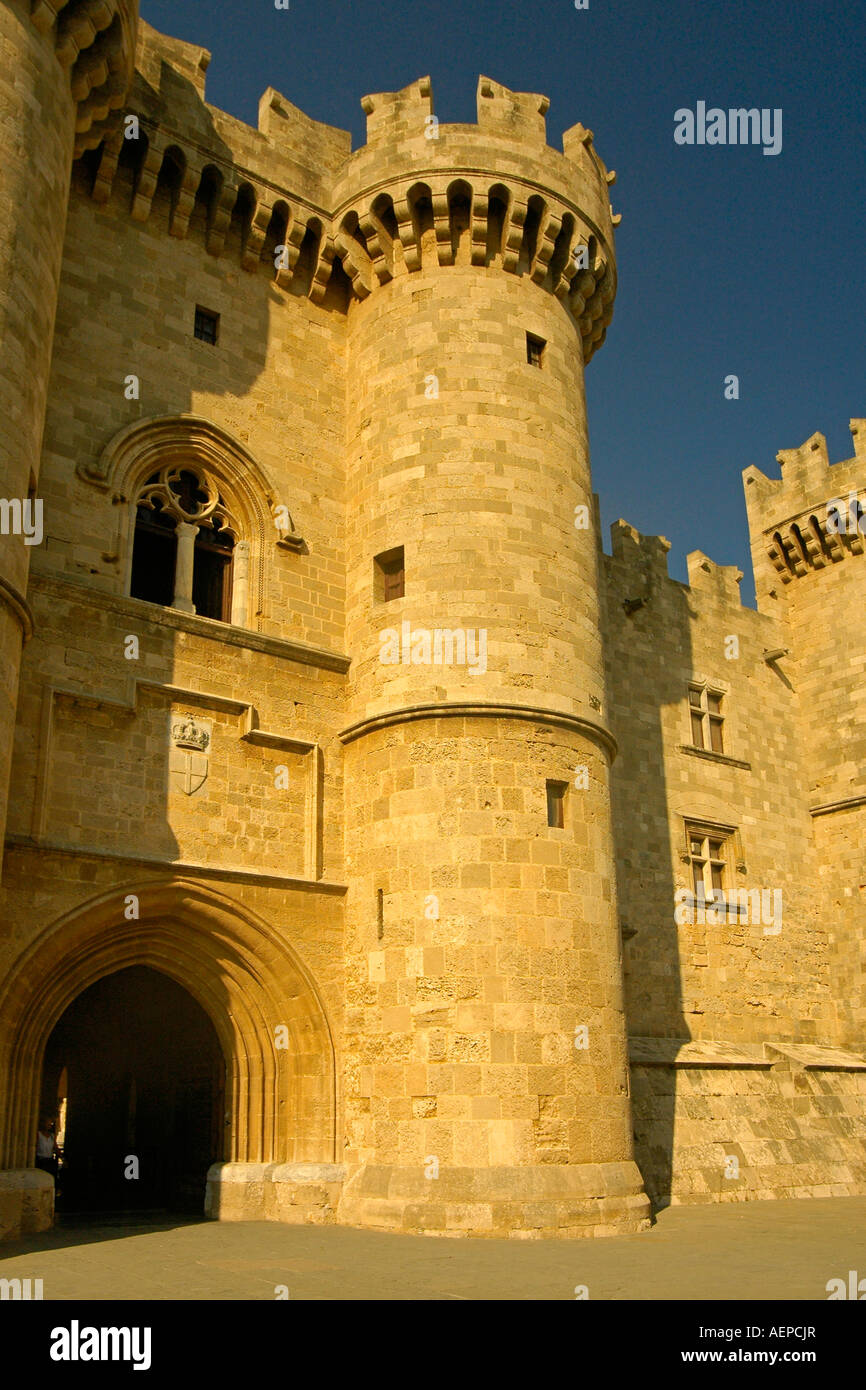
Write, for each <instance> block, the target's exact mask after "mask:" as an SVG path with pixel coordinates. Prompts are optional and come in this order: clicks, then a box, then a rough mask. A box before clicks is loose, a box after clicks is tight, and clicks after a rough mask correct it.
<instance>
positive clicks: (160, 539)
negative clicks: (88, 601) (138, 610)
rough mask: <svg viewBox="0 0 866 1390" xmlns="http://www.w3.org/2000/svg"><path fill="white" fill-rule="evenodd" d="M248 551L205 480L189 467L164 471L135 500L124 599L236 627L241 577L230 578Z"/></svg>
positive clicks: (242, 584) (215, 491) (243, 591)
mask: <svg viewBox="0 0 866 1390" xmlns="http://www.w3.org/2000/svg"><path fill="white" fill-rule="evenodd" d="M248 548H249V547H248V545H247V544H246V543H245V542H244V541H241V540H240V538H239V531H238V526H237V523H236V521H235V520H234V518H233V516H232V514H231V512H230V510H229V508H228V507H227V506H226V503H225V500H224V499H223V497H222V495H221V493H220V490H219V487H218V486H217V484H216V483H215V482H214V481H213V479H211V478H210V477H209V476H208V474H207V473H206V472H205V471H204V470H203V469H202V468H200V467H198V466H197V465H195V464H194V463H190V462H186V461H185V462H182V463H176V464H167V465H165V466H164V467H163V468H161V469H160V470H159V471H158V472H156V473H153V474H150V475H149V476H148V478H147V479H146V481H145V483H144V484H143V486H142V487H141V488H140V490H139V492H138V496H137V497H136V500H135V537H134V543H133V553H132V577H131V583H130V594H131V596H132V597H133V598H141V599H145V600H147V601H148V602H150V603H159V604H162V605H163V606H165V607H171V608H176V609H178V610H179V611H180V612H182V613H196V614H198V615H199V616H200V617H205V618H215V619H216V620H218V621H220V622H236V623H240V624H243V623H244V621H245V613H244V612H243V611H242V609H243V607H244V606H245V603H246V575H245V574H244V573H240V574H239V573H238V571H243V569H244V565H245V563H246V561H247V551H248ZM239 562H240V563H239ZM238 579H240V580H241V582H240V583H237V581H238ZM233 580H234V581H235V583H234V584H233ZM233 589H234V595H233Z"/></svg>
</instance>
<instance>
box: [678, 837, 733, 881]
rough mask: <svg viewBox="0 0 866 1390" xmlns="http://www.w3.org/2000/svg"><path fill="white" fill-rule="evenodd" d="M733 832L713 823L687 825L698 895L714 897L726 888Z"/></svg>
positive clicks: (688, 843) (690, 859) (689, 848)
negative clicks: (729, 846)
mask: <svg viewBox="0 0 866 1390" xmlns="http://www.w3.org/2000/svg"><path fill="white" fill-rule="evenodd" d="M729 839H730V832H729V831H727V830H722V829H721V828H720V827H719V828H714V827H712V826H702V825H687V826H686V844H687V847H688V855H689V862H690V864H691V871H692V890H693V892H694V894H695V897H696V898H700V899H703V900H706V899H709V898H712V896H713V895H714V894H715V893H723V892H724V891H725V875H726V872H727V866H728V844H729Z"/></svg>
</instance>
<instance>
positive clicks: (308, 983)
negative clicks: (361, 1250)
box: [0, 0, 866, 1237]
mask: <svg viewBox="0 0 866 1390" xmlns="http://www.w3.org/2000/svg"><path fill="white" fill-rule="evenodd" d="M0 51H2V53H3V62H2V65H0V171H2V172H0V187H2V194H3V196H2V199H0V360H2V373H0V403H2V422H3V424H2V430H0V451H2V454H0V457H2V490H3V494H4V497H3V506H2V522H3V525H2V531H3V534H2V536H0V598H2V600H3V602H2V604H0V654H2V658H0V659H2V682H0V797H2V827H3V830H4V833H5V855H4V858H3V869H2V885H0V912H2V927H0V1234H2V1235H4V1236H7V1237H8V1236H10V1235H16V1234H18V1233H20V1232H21V1231H28V1230H38V1229H43V1228H45V1227H46V1226H47V1225H50V1223H51V1221H52V1219H53V1204H54V1184H53V1180H52V1177H51V1176H50V1174H48V1173H46V1172H42V1171H40V1170H39V1168H37V1167H34V1152H35V1149H34V1145H35V1138H36V1131H37V1127H38V1124H39V1122H40V1117H42V1116H48V1117H49V1118H50V1117H56V1118H57V1119H58V1123H59V1124H60V1125H61V1128H62V1130H63V1135H64V1164H65V1169H64V1171H65V1174H66V1183H67V1186H66V1189H65V1192H64V1191H63V1189H62V1188H61V1198H60V1201H61V1204H62V1202H63V1201H67V1202H68V1203H70V1206H71V1209H74V1207H75V1204H76V1203H77V1204H78V1208H79V1209H89V1207H91V1206H93V1205H98V1204H99V1203H100V1202H102V1203H103V1204H104V1203H105V1202H113V1203H114V1204H115V1205H118V1206H123V1205H124V1204H126V1205H128V1204H129V1203H130V1202H132V1201H133V1200H137V1199H134V1198H133V1195H132V1194H133V1193H136V1194H138V1193H141V1194H144V1195H143V1196H142V1199H141V1200H142V1201H145V1202H147V1201H149V1202H151V1203H155V1204H157V1205H159V1204H160V1203H162V1204H163V1205H165V1204H169V1205H170V1204H171V1203H173V1202H180V1201H184V1202H186V1201H188V1202H190V1203H191V1204H192V1205H193V1206H194V1207H196V1208H197V1209H198V1210H201V1209H202V1207H203V1205H204V1204H206V1210H207V1211H208V1213H210V1214H211V1215H212V1216H215V1217H219V1218H222V1219H243V1218H266V1219H273V1220H279V1221H295V1222H322V1223H324V1222H334V1221H337V1222H343V1223H347V1224H354V1225H365V1226H371V1227H378V1228H383V1229H390V1230H401V1231H413V1232H429V1233H443V1234H456V1233H469V1234H476V1235H479V1234H480V1235H485V1234H489V1235H496V1234H509V1235H515V1236H528V1235H567V1236H572V1235H579V1234H586V1235H589V1234H602V1233H607V1232H623V1231H626V1232H628V1231H631V1232H633V1231H639V1230H642V1229H644V1228H646V1227H647V1226H648V1224H649V1221H650V1219H651V1211H652V1204H653V1203H655V1204H656V1205H663V1204H664V1203H666V1202H669V1201H674V1202H708V1201H726V1200H728V1201H730V1200H744V1199H747V1198H759V1197H776V1196H800V1195H802V1196H810V1195H812V1196H820V1195H837V1194H847V1193H863V1192H866V1151H864V1145H863V1140H864V1138H866V1060H864V1050H866V996H864V985H863V981H864V958H863V952H864V945H863V942H864V932H863V924H864V907H866V904H864V892H866V882H864V879H866V873H864V844H866V655H864V633H866V619H864V604H863V595H864V577H866V561H864V556H863V546H864V536H863V533H862V528H861V527H860V525H859V516H860V513H859V509H858V506H857V501H856V499H857V498H858V497H859V496H860V495H861V494H862V493H863V492H864V489H866V421H864V420H862V419H860V420H854V421H852V433H853V440H854V446H853V447H854V456H853V458H852V459H850V460H849V461H847V462H842V463H836V464H833V465H832V466H831V465H830V462H829V459H828V457H827V450H826V444H825V441H824V439H823V437H822V436H821V435H818V434H816V435H814V436H813V437H812V438H811V439H810V440H808V441H807V442H806V443H805V444H804V445H803V446H802V447H800V448H796V449H789V450H785V451H784V452H783V453H781V454H780V455H779V460H780V463H781V479H778V478H776V479H774V478H772V477H769V476H765V475H764V474H763V473H762V472H760V471H758V470H757V469H756V468H749V469H747V471H746V473H745V488H746V499H747V504H748V515H749V525H750V532H751V545H752V554H753V562H754V570H755V575H756V582H757V592H758V610H757V611H752V610H750V609H747V608H744V607H742V606H741V604H740V600H739V592H738V581H739V579H740V577H741V576H740V574H739V572H738V571H737V570H736V569H734V568H732V567H724V566H719V565H716V564H714V563H713V561H712V560H710V559H708V558H707V557H706V556H705V555H703V554H702V553H700V552H697V553H695V554H692V555H690V556H689V583H688V585H684V584H682V583H679V582H676V581H674V580H672V579H671V578H669V576H668V573H667V564H666V552H667V549H668V545H667V542H666V541H665V540H663V539H662V538H660V537H647V536H642V535H640V534H638V533H637V532H636V531H635V530H634V529H633V528H632V527H630V526H629V525H626V524H625V523H624V522H620V523H618V524H617V525H616V526H615V527H614V528H613V542H612V554H606V553H605V551H604V549H603V546H602V541H601V535H600V527H599V521H598V512H597V507H596V504H595V500H594V498H593V494H592V485H591V478H590V464H589V449H588V439H587V421H586V410H585V400H584V386H583V381H584V375H583V374H584V368H585V365H586V364H587V363H588V362H589V360H590V358H591V357H592V355H593V353H594V352H595V351H596V350H597V349H598V348H599V347H600V346H601V344H602V343H603V341H604V338H605V333H606V329H607V326H608V323H609V322H610V319H611V314H612V311H613V303H614V296H615V291H616V262H615V249H614V226H615V224H616V223H617V222H618V221H619V218H618V216H616V215H615V214H614V213H613V212H612V210H611V204H610V196H609V190H610V186H611V185H612V184H613V182H614V174H613V172H612V171H608V170H607V169H606V167H605V165H604V164H603V162H602V160H601V159H600V157H599V155H598V154H597V152H596V150H595V146H594V142H593V136H592V132H591V131H589V130H587V129H585V128H584V127H583V126H581V125H576V126H574V127H572V128H571V129H570V130H568V131H566V133H565V135H564V136H563V142H562V144H563V148H562V151H561V152H560V151H559V150H554V149H551V148H549V147H548V146H547V144H546V126H545V112H546V109H547V101H546V99H545V98H544V97H541V96H538V95H533V94H528V93H523V92H512V91H509V90H507V89H506V88H504V87H502V86H501V85H499V84H498V83H496V82H494V81H491V80H489V79H487V78H481V80H480V83H479V87H478V123H477V125H448V124H442V125H439V123H438V121H437V119H436V117H435V116H434V114H433V108H432V97H431V89H430V83H429V81H428V80H427V79H421V80H420V81H416V82H414V83H413V84H412V85H410V86H408V87H406V88H405V89H404V90H403V91H401V92H395V93H379V94H376V95H372V96H367V97H365V98H364V100H363V107H364V110H365V112H366V117H367V140H366V144H365V145H364V146H363V147H362V148H360V149H357V150H355V151H353V150H352V148H351V141H350V137H349V135H348V134H347V133H345V132H343V131H341V130H338V129H334V128H332V127H329V126H326V125H322V124H320V123H317V122H316V121H313V120H311V119H309V118H308V117H307V116H305V115H304V114H303V113H302V112H301V111H299V110H297V109H296V108H295V107H294V106H292V104H291V103H290V102H289V101H287V100H286V99H285V98H284V97H283V96H281V95H280V94H279V93H278V92H276V91H274V90H273V89H272V88H269V89H268V90H267V91H266V92H265V94H264V96H263V97H262V99H261V103H260V108H259V120H258V129H257V130H253V129H251V128H249V127H247V126H246V125H244V124H243V123H241V122H240V121H238V120H236V119H234V118H232V117H230V116H228V115H226V114H225V113H223V112H221V111H219V110H216V109H215V108H213V107H211V106H209V105H207V103H206V102H205V72H206V68H207V65H208V61H209V54H208V53H207V52H206V51H204V50H203V49H201V48H199V47H196V46H195V45H193V44H189V43H186V42H181V41H178V40H176V39H172V38H168V37H165V36H163V35H161V34H159V33H157V32H156V31H155V30H153V29H152V28H150V27H149V26H148V25H146V24H145V23H144V22H142V21H139V20H138V18H137V13H136V0H32V3H30V0H2V3H0ZM849 498H853V499H854V500H853V501H852V503H851V505H850V507H849ZM482 654H483V659H482Z"/></svg>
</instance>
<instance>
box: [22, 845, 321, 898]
mask: <svg viewBox="0 0 866 1390" xmlns="http://www.w3.org/2000/svg"><path fill="white" fill-rule="evenodd" d="M6 848H7V850H10V849H14V850H19V851H23V852H24V853H27V854H40V855H51V854H59V855H64V856H67V857H71V858H73V859H99V860H112V861H117V862H118V863H121V864H140V865H142V867H146V868H155V869H165V870H166V871H168V872H171V873H172V874H177V873H183V874H194V875H195V876H196V877H198V878H215V879H223V880H226V881H228V882H233V883H253V884H257V885H262V886H264V887H274V888H293V889H296V890H297V891H298V892H303V893H325V894H329V895H333V894H337V895H339V896H342V895H343V894H344V893H345V892H346V891H347V889H346V885H345V884H344V883H333V882H331V881H330V880H328V879H323V878H320V879H309V878H300V877H297V876H292V875H290V874H275V873H270V872H268V871H267V870H266V869H250V868H230V867H228V866H226V865H224V864H199V863H194V862H193V861H192V860H189V859H160V858H159V857H157V856H156V855H146V854H123V853H121V852H120V851H118V850H106V849H98V848H93V847H90V846H87V845H72V844H64V843H63V842H62V841H56V842H54V841H45V840H43V841H41V842H40V843H39V844H36V843H34V841H32V840H29V839H28V838H27V837H26V836H24V835H7V836H6Z"/></svg>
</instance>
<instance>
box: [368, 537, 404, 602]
mask: <svg viewBox="0 0 866 1390" xmlns="http://www.w3.org/2000/svg"><path fill="white" fill-rule="evenodd" d="M405 592H406V561H405V558H404V554H403V547H402V545H398V546H396V547H395V549H394V550H383V551H382V554H381V555H377V556H376V557H375V559H374V560H373V595H374V597H375V599H376V602H377V603H390V601H391V600H392V599H395V598H402V597H403V595H404V594H405Z"/></svg>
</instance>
